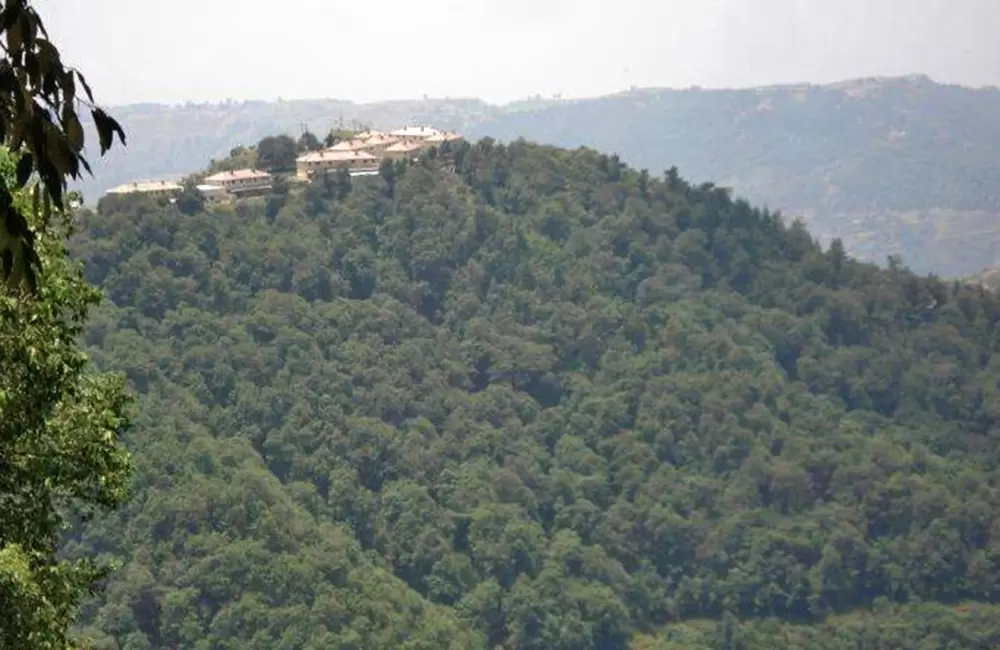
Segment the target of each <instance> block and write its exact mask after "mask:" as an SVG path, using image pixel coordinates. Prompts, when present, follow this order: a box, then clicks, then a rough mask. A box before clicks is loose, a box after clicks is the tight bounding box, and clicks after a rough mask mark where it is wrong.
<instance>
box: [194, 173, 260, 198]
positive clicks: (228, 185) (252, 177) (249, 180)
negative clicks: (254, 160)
mask: <svg viewBox="0 0 1000 650" xmlns="http://www.w3.org/2000/svg"><path fill="white" fill-rule="evenodd" d="M205 183H206V184H207V185H217V186H220V187H222V188H224V189H225V190H226V191H227V192H230V193H232V194H234V195H237V196H238V195H245V194H256V193H259V192H263V191H264V190H269V189H271V175H270V174H269V173H267V172H265V171H261V170H259V169H234V170H233V171H228V172H219V173H217V174H212V175H211V176H208V177H206V178H205Z"/></svg>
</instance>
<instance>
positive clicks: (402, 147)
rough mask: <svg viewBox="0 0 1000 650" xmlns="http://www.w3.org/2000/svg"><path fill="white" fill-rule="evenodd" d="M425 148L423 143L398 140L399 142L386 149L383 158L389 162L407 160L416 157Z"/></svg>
mask: <svg viewBox="0 0 1000 650" xmlns="http://www.w3.org/2000/svg"><path fill="white" fill-rule="evenodd" d="M425 146H426V144H425V143H424V142H414V141H409V142H407V141H405V140H400V141H399V142H397V143H395V144H393V145H392V146H389V147H386V149H385V157H386V158H388V159H389V160H399V159H401V158H408V157H410V156H414V155H416V154H417V153H418V152H420V150H421V149H423V148H424V147H425Z"/></svg>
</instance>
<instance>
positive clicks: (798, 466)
mask: <svg viewBox="0 0 1000 650" xmlns="http://www.w3.org/2000/svg"><path fill="white" fill-rule="evenodd" d="M441 160H443V161H444V162H446V163H447V164H445V165H444V166H443V168H439V165H438V163H439V161H441ZM451 166H454V169H455V172H454V173H451V172H449V171H445V170H446V169H449V168H451ZM104 207H105V208H107V211H106V212H104V213H98V214H90V215H88V216H86V218H85V219H84V222H85V225H86V231H85V232H84V233H83V235H82V236H81V238H80V240H79V241H78V242H76V245H75V250H76V251H77V253H78V254H79V255H80V256H82V257H83V258H84V259H85V260H86V261H87V269H88V273H89V278H90V279H91V280H92V281H94V282H97V283H100V284H101V285H102V286H103V287H104V288H105V289H106V291H107V292H108V295H109V297H110V300H111V302H110V303H109V304H108V305H107V306H106V307H105V309H104V310H103V311H102V313H101V314H100V315H99V317H98V318H97V319H96V320H95V322H94V323H93V325H92V327H91V329H90V332H89V334H88V339H87V340H88V344H89V345H90V346H92V348H93V350H94V354H95V358H96V360H97V361H98V362H99V364H100V365H102V366H105V367H113V368H119V369H122V370H124V371H125V372H126V373H127V375H128V377H129V379H130V381H131V382H132V384H133V385H134V387H135V389H136V390H137V391H138V392H139V393H140V394H141V395H142V401H141V411H140V417H139V419H138V428H137V430H136V431H135V432H134V434H133V441H132V444H133V446H134V447H135V448H136V453H137V456H138V458H139V460H140V483H139V485H138V486H137V494H136V498H135V499H134V500H133V502H132V504H131V506H130V508H129V510H128V511H126V512H123V513H122V514H121V516H120V517H118V518H116V519H115V520H113V521H105V522H100V523H99V524H98V525H95V526H92V527H90V528H89V529H88V530H87V533H86V534H85V535H82V534H81V535H77V536H76V537H75V538H74V540H73V541H72V543H71V545H70V547H69V549H68V551H69V552H71V553H76V552H81V551H84V550H86V551H89V552H99V553H106V554H109V555H111V556H113V557H117V558H119V559H120V560H121V561H122V562H123V564H124V568H123V569H122V570H121V571H120V572H118V573H117V574H116V575H115V576H114V577H113V579H112V581H111V584H110V586H109V590H108V592H107V594H106V595H104V596H102V597H101V598H100V599H98V600H95V602H94V603H93V604H92V606H91V607H90V609H89V610H88V612H87V617H86V623H87V629H88V630H90V632H91V633H93V634H97V632H95V631H99V632H100V634H101V635H103V636H102V637H101V638H102V639H103V641H102V643H103V644H104V645H102V646H101V647H106V648H113V647H128V648H133V647H135V648H138V647H143V648H155V649H160V648H164V649H165V648H199V649H200V648H215V647H220V648H228V647H232V648H236V647H239V648H261V649H264V648H276V647H279V648H288V649H297V648H321V647H322V648H329V647H338V648H347V647H350V648H372V649H374V648H385V647H402V648H427V649H428V650H429V649H430V648H441V647H445V648H449V647H451V648H473V649H474V648H495V647H504V648H511V649H518V650H528V649H539V650H540V649H542V648H545V649H546V650H560V649H563V648H565V649H566V650H569V649H571V648H572V649H574V650H587V649H594V650H597V649H601V650H609V649H614V648H627V647H630V645H632V644H635V647H646V648H654V647H655V648H670V647H694V648H719V647H724V645H725V644H727V643H728V645H729V647H732V648H742V649H749V648H772V647H789V648H795V647H799V648H813V647H822V648H830V649H833V648H838V649H839V648H858V647H863V648H884V647H916V644H917V643H918V642H920V643H922V642H924V641H925V640H926V639H927V638H928V637H930V638H939V639H942V640H944V641H947V642H950V643H952V646H951V647H958V648H980V647H989V646H990V645H991V644H995V643H996V641H998V640H1000V638H998V636H997V634H998V631H997V626H996V624H995V622H994V621H996V620H1000V618H998V617H997V616H996V615H997V614H1000V608H998V607H997V606H996V603H995V599H996V592H995V585H996V583H997V580H998V578H1000V519H998V514H997V513H1000V508H998V506H1000V494H998V479H1000V474H998V467H1000V452H998V449H1000V448H998V446H997V445H996V439H997V436H998V432H1000V428H998V418H1000V397H998V395H997V391H996V386H997V382H998V381H1000V358H998V357H997V355H996V352H997V341H998V340H1000V339H998V338H997V328H998V325H1000V299H998V298H997V297H996V296H995V295H993V294H992V293H988V292H985V293H984V292H981V291H979V290H978V289H976V288H971V287H963V286H959V285H956V286H949V285H946V284H942V283H940V282H937V281H934V280H931V279H925V278H920V277H917V276H914V275H912V274H910V273H908V272H907V271H905V270H904V269H901V268H898V267H893V268H890V269H888V270H879V269H877V268H876V267H874V266H869V265H864V264H860V263H857V262H854V261H852V260H850V259H849V258H847V257H846V256H845V254H844V251H843V250H842V249H840V248H837V247H834V249H832V250H830V251H827V252H824V251H822V250H821V249H820V248H819V247H818V246H817V245H816V244H815V243H814V242H813V241H812V239H811V238H810V236H809V234H808V233H807V232H806V231H805V230H804V229H803V228H802V227H800V226H798V225H791V226H790V225H787V224H784V223H782V222H781V221H780V220H779V219H777V218H776V217H774V215H772V214H769V213H766V212H761V211H758V210H755V209H753V208H751V207H750V206H749V205H748V204H747V203H745V202H734V201H732V200H731V199H730V198H729V197H728V194H727V193H726V192H724V191H721V190H718V189H715V188H712V187H710V186H697V187H696V186H692V185H689V184H687V183H685V182H684V181H683V180H681V179H679V178H677V177H675V176H669V175H668V176H667V177H665V178H663V179H662V180H661V179H656V178H651V177H650V176H648V175H646V174H643V173H639V172H637V171H635V170H632V169H630V168H628V167H626V166H624V165H623V164H622V163H621V162H620V161H619V160H617V159H616V158H613V157H608V156H604V155H600V154H598V153H596V152H594V151H591V150H585V149H584V150H575V151H566V150H558V149H553V148H549V147H541V146H536V145H531V144H528V143H524V142H521V143H516V144H513V145H511V146H509V147H508V146H498V145H496V144H495V143H491V142H490V141H483V142H480V143H477V144H475V145H469V144H462V145H460V146H458V147H456V148H455V149H454V150H451V151H444V152H442V153H441V154H440V155H439V156H437V157H433V158H432V157H428V158H427V159H426V160H425V161H424V162H423V163H421V164H419V165H411V166H406V165H402V166H397V167H396V168H393V169H392V170H389V169H384V170H383V173H382V175H381V176H376V177H371V178H367V179H355V180H354V181H351V180H350V179H346V178H337V177H334V178H330V179H328V181H326V182H317V183H314V184H312V185H310V186H309V187H308V188H306V189H305V190H304V191H302V192H297V191H293V192H291V193H286V194H282V195H275V196H272V197H265V198H261V199H259V200H249V201H247V202H243V203H241V204H239V205H236V206H221V207H216V208H212V209H211V211H209V212H200V213H197V214H193V215H184V214H181V213H180V212H178V211H177V209H176V207H175V206H172V205H169V204H163V205H160V204H157V203H156V202H155V201H153V200H149V199H147V200H142V199H139V200H136V201H135V202H133V203H129V202H125V203H117V204H116V205H114V206H111V205H107V206H104ZM918 602H922V603H924V604H917V603H918ZM931 614H933V615H931ZM914 621H919V622H920V626H917V625H914V624H912V623H913V622H914ZM832 629H836V630H837V631H836V632H835V633H831V632H830V630H832ZM959 631H960V632H959ZM115 643H117V644H118V645H117V646H116V645H114V644H115ZM818 643H822V644H823V645H821V646H818V645H817V644H818ZM892 644H896V645H895V646H893V645H892Z"/></svg>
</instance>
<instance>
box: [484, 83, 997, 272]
mask: <svg viewBox="0 0 1000 650" xmlns="http://www.w3.org/2000/svg"><path fill="white" fill-rule="evenodd" d="M470 134H471V135H473V136H477V135H489V136H492V137H495V138H500V139H516V138H518V137H525V138H528V139H531V140H537V141H540V142H545V143H549V144H555V145H559V146H566V147H575V146H579V145H587V146H590V147H595V148H597V149H599V150H602V151H614V152H617V153H618V154H620V155H621V156H622V157H623V158H624V159H625V160H627V161H628V162H629V163H631V164H633V165H636V166H640V167H649V168H650V169H663V168H666V167H668V166H670V165H677V166H678V167H679V168H680V169H681V172H682V173H683V174H684V175H685V177H688V178H692V179H695V180H697V181H699V182H700V181H714V182H716V183H718V184H720V185H725V186H731V187H733V188H734V189H735V190H736V191H737V192H738V193H739V194H741V195H742V196H746V197H747V198H749V199H750V200H751V201H753V202H755V203H758V204H760V205H765V204H766V205H768V206H770V207H771V208H772V209H780V210H782V211H783V212H785V213H791V214H796V215H802V216H803V217H805V219H806V221H807V224H808V226H809V228H810V230H811V231H812V232H814V233H815V234H817V235H819V236H821V237H822V239H823V240H824V241H826V242H829V241H830V240H831V239H832V238H835V237H840V238H841V239H842V240H843V241H844V244H845V246H847V249H848V251H849V252H851V253H852V254H853V255H855V256H858V257H862V258H865V259H868V260H871V261H875V262H878V263H884V262H885V257H886V255H890V254H900V255H902V257H903V259H904V260H905V261H906V262H907V263H908V264H909V265H910V266H911V267H912V268H914V269H918V270H920V271H923V272H930V271H933V272H936V273H938V274H942V275H946V276H961V275H966V274H969V273H973V272H975V271H978V270H979V269H981V268H983V267H985V266H990V265H994V264H1000V248H998V245H1000V227H998V226H997V223H998V221H1000V182H998V181H997V180H996V179H997V175H996V173H995V170H996V156H995V154H994V151H995V149H996V147H997V145H998V143H1000V90H998V89H996V88H992V89H971V88H963V87H961V86H952V85H944V84H938V83H935V82H933V81H932V80H930V79H928V78H927V77H923V76H914V77H904V78H887V79H862V80H853V81H845V82H843V83H838V84H831V85H826V86H813V85H805V84H803V85H799V86H776V87H770V88H756V89H749V90H669V89H639V90H635V91H632V92H627V93H622V94H620V95H617V96H611V97H601V98H596V99H591V100H585V101H580V102H572V103H565V104H560V105H556V106H550V107H547V108H545V109H542V110H539V111H533V112H522V113H516V114H509V115H503V116H500V117H498V118H496V119H494V120H491V121H490V122H489V123H487V124H485V125H483V126H481V127H478V128H474V129H472V130H470Z"/></svg>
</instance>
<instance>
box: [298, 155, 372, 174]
mask: <svg viewBox="0 0 1000 650" xmlns="http://www.w3.org/2000/svg"><path fill="white" fill-rule="evenodd" d="M378 164H379V159H378V157H377V156H375V155H374V154H371V153H368V152H367V151H350V150H348V151H345V150H339V151H338V150H334V149H333V148H330V149H324V150H323V151H313V152H311V153H307V154H305V155H304V156H299V157H298V158H297V159H296V160H295V176H296V177H297V178H299V179H302V180H305V179H308V178H309V177H310V176H312V175H313V174H314V173H316V172H326V171H329V170H331V169H347V170H348V171H352V170H355V171H362V170H373V171H377V170H378Z"/></svg>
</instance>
